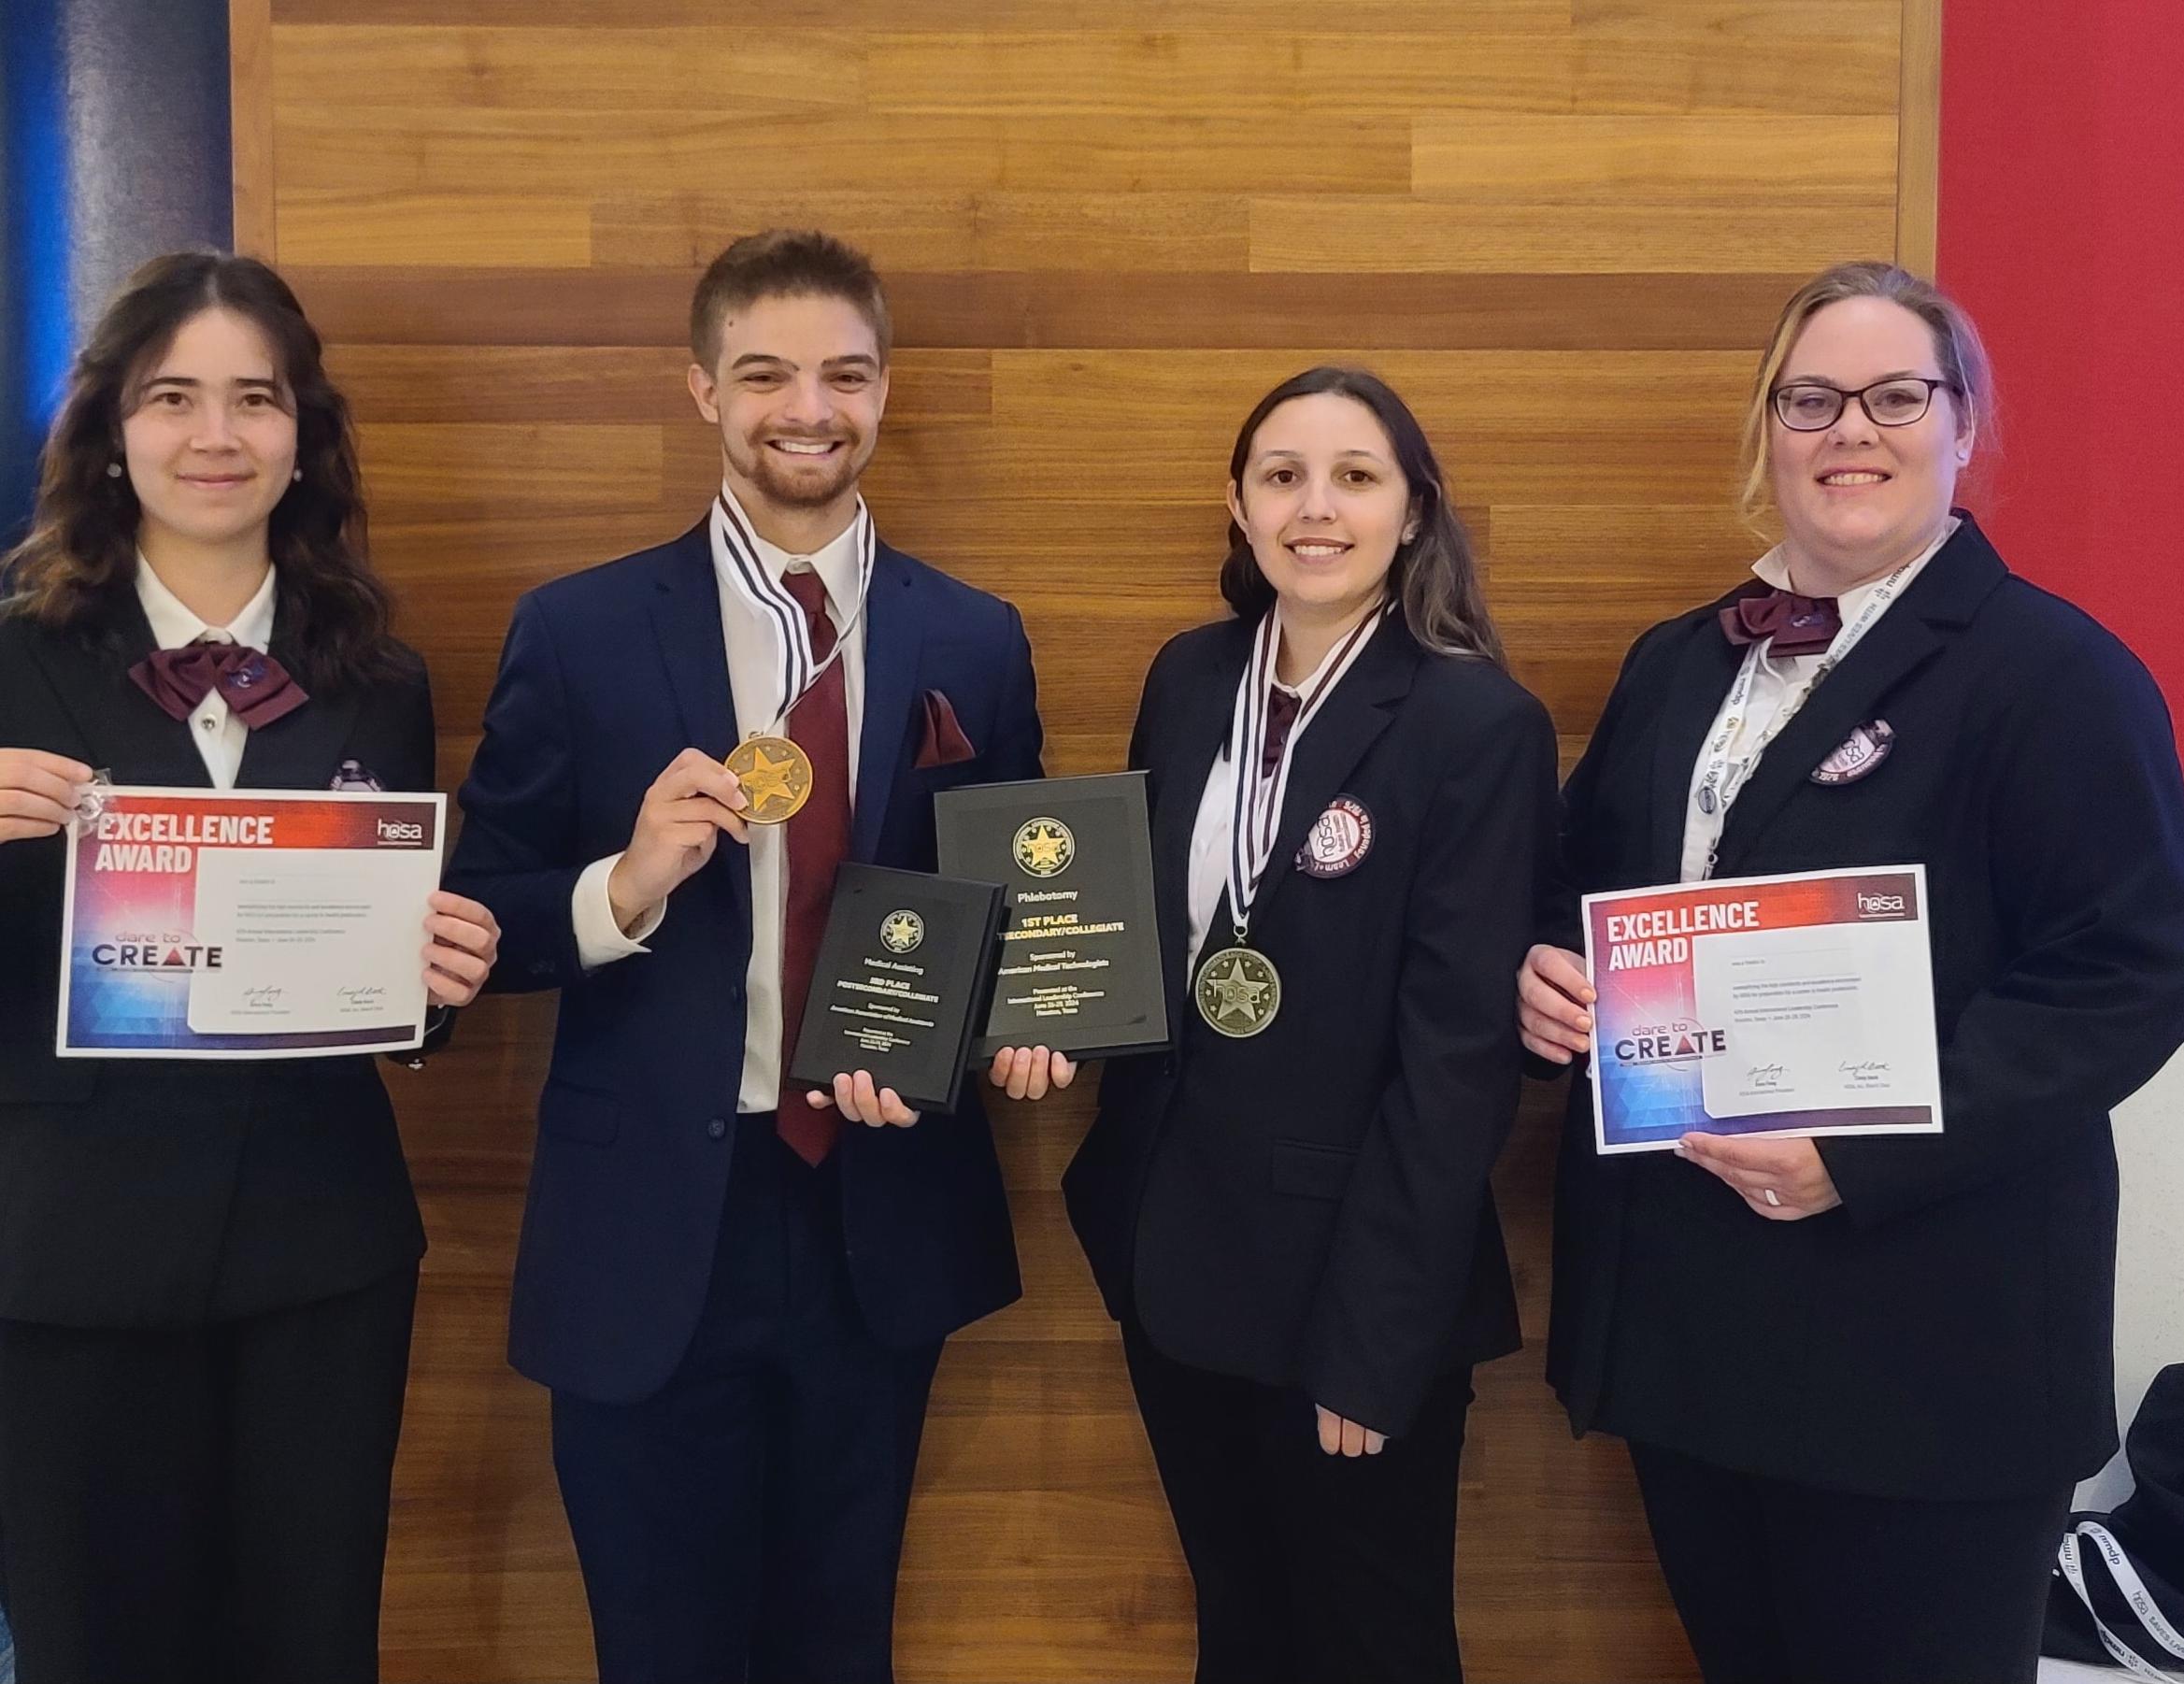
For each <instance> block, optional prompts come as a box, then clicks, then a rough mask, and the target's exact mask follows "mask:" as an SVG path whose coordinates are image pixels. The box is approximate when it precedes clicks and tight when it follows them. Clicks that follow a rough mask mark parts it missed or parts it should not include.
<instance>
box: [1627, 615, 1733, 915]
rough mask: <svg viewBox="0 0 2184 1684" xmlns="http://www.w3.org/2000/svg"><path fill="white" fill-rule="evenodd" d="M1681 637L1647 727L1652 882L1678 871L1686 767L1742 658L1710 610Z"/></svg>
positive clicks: (1688, 789) (1687, 789) (1687, 790)
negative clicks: (1654, 714)
mask: <svg viewBox="0 0 2184 1684" xmlns="http://www.w3.org/2000/svg"><path fill="white" fill-rule="evenodd" d="M1684 637H1685V642H1684V647H1683V650H1682V653H1681V654H1680V655H1679V656H1678V658H1677V663H1676V667H1675V670H1674V671H1672V672H1671V673H1670V674H1669V676H1668V692H1667V694H1666V695H1665V696H1664V697H1663V700H1662V703H1661V711H1660V713H1659V715H1658V716H1657V718H1656V720H1655V721H1654V726H1653V790H1652V797H1651V800H1650V801H1649V804H1648V816H1649V823H1650V826H1651V830H1650V833H1649V847H1648V855H1649V863H1650V869H1649V871H1648V873H1647V877H1646V880H1647V881H1648V882H1652V883H1673V882H1675V881H1676V880H1677V878H1680V877H1681V876H1682V875H1683V832H1684V823H1685V821H1686V819H1687V817H1688V812H1687V808H1688V806H1689V805H1690V802H1691V793H1692V766H1693V765H1694V764H1697V761H1698V758H1699V755H1700V753H1701V751H1702V750H1703V749H1705V747H1706V733H1707V731H1708V730H1709V729H1710V728H1711V727H1712V725H1713V723H1714V720H1715V718H1716V716H1717V715H1719V714H1720V711H1721V703H1722V699H1723V698H1724V697H1726V696H1727V695H1728V693H1729V687H1730V685H1731V684H1732V683H1734V681H1735V678H1736V669H1737V667H1738V665H1739V664H1741V663H1742V661H1743V659H1744V651H1743V650H1742V649H1738V648H1736V647H1735V646H1734V644H1732V643H1731V642H1730V641H1729V639H1728V638H1726V637H1724V636H1723V635H1721V630H1720V627H1719V626H1718V625H1716V624H1715V623H1714V616H1713V613H1712V612H1711V611H1710V610H1709V611H1708V613H1707V614H1706V617H1705V618H1704V619H1702V620H1700V621H1697V622H1696V623H1695V624H1694V625H1692V627H1691V628H1690V630H1688V631H1687V632H1686V633H1685V634H1684Z"/></svg>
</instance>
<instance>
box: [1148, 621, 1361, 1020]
mask: <svg viewBox="0 0 2184 1684" xmlns="http://www.w3.org/2000/svg"><path fill="white" fill-rule="evenodd" d="M1385 619H1387V616H1386V615H1385V614H1376V615H1374V617H1373V624H1372V628H1371V630H1369V631H1367V632H1366V633H1365V635H1364V637H1363V639H1362V640H1361V642H1360V644H1359V648H1361V649H1362V648H1363V645H1364V644H1366V643H1370V642H1371V641H1372V640H1373V637H1374V635H1376V634H1377V632H1378V631H1379V629H1380V622H1381V621H1383V620H1385ZM1347 641H1348V639H1345V638H1337V639H1336V640H1335V646H1334V647H1333V648H1332V649H1329V650H1328V651H1327V653H1326V654H1325V655H1323V656H1322V657H1321V658H1320V664H1319V665H1318V666H1316V667H1314V668H1313V669H1312V670H1311V672H1310V673H1309V674H1308V675H1307V676H1306V678H1305V680H1304V682H1303V683H1301V684H1284V683H1283V682H1282V681H1281V680H1280V679H1279V678H1277V679H1275V681H1274V688H1275V689H1277V690H1278V691H1281V692H1285V693H1286V694H1289V695H1292V696H1295V697H1297V698H1299V699H1300V700H1302V698H1304V697H1306V696H1308V695H1310V694H1311V693H1312V692H1314V691H1316V690H1318V689H1319V688H1320V679H1321V678H1325V677H1326V675H1327V669H1328V668H1329V667H1330V666H1332V665H1334V664H1335V662H1336V661H1337V660H1339V659H1340V658H1341V656H1342V655H1343V653H1344V649H1343V645H1344V643H1345V642H1347ZM1232 699H1233V698H1232ZM1232 718H1233V716H1232ZM1317 718H1319V714H1318V713H1317V712H1315V713H1314V714H1313V715H1312V719H1317ZM1312 719H1306V720H1304V721H1302V722H1301V724H1300V725H1298V726H1297V727H1295V728H1294V729H1292V731H1291V732H1290V735H1289V740H1290V741H1291V742H1292V743H1294V742H1296V741H1297V740H1299V739H1300V738H1301V737H1303V735H1305V733H1306V731H1309V730H1310V729H1311V728H1312ZM1235 834H1236V764H1235V760H1234V758H1232V756H1231V755H1230V753H1229V748H1228V743H1227V739H1226V738H1223V739H1222V745H1221V751H1220V753H1219V754H1217V755H1215V756H1214V757H1213V770H1212V771H1211V772H1209V773H1207V774H1206V792H1205V793H1204V794H1202V795H1201V796H1199V798H1198V817H1197V820H1196V821H1194V822H1193V823H1192V827H1191V904H1190V928H1189V931H1188V936H1187V941H1186V945H1185V954H1186V957H1185V959H1184V963H1183V974H1184V976H1186V977H1190V976H1194V975H1196V973H1197V970H1198V950H1199V949H1201V948H1203V947H1204V946H1205V945H1206V932H1207V930H1208V929H1209V928H1210V927H1211V926H1212V924H1213V920H1215V919H1217V918H1219V917H1220V897H1221V894H1222V892H1224V891H1225V890H1226V889H1227V888H1228V882H1229V841H1230V839H1231V838H1232V837H1233V836H1235ZM1272 864H1273V862H1272V861H1269V862H1268V866H1269V868H1271V866H1272Z"/></svg>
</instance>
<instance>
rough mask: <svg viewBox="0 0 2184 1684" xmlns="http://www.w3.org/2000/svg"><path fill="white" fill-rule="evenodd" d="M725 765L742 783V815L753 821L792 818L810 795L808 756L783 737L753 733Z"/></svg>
mask: <svg viewBox="0 0 2184 1684" xmlns="http://www.w3.org/2000/svg"><path fill="white" fill-rule="evenodd" d="M727 764H728V769H729V770H730V771H731V772H733V773H735V780H736V781H737V782H738V783H740V784H741V785H742V786H743V795H744V799H745V801H746V802H747V803H748V805H747V806H745V807H744V809H743V816H744V817H745V818H746V819H749V821H751V822H752V823H754V824H779V823H780V822H781V821H783V820H786V819H792V818H794V817H795V815H796V813H797V810H798V809H799V808H801V807H802V806H804V804H805V802H806V801H807V800H808V799H809V798H810V796H811V758H810V756H808V755H807V754H806V753H805V752H804V750H803V749H799V748H798V747H797V746H796V745H795V744H794V743H792V742H791V741H790V740H789V739H788V738H787V737H785V736H754V737H752V738H751V739H750V740H749V742H746V743H743V744H740V745H738V746H737V748H736V749H735V752H734V753H732V754H731V755H729V756H728V763H727Z"/></svg>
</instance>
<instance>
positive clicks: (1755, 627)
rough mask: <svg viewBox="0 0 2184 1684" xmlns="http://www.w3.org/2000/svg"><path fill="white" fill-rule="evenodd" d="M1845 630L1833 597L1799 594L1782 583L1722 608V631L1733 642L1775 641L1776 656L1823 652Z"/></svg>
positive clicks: (1743, 597)
mask: <svg viewBox="0 0 2184 1684" xmlns="http://www.w3.org/2000/svg"><path fill="white" fill-rule="evenodd" d="M1842 629H1843V617H1842V615H1840V614H1839V613H1837V612H1836V611H1835V599H1834V597H1832V596H1799V595H1797V594H1796V593H1795V592H1791V591H1785V590H1783V589H1781V587H1779V586H1776V587H1773V588H1771V589H1769V590H1767V591H1764V592H1759V593H1758V594H1756V595H1752V596H1740V597H1738V598H1737V599H1736V600H1735V601H1734V602H1733V603H1731V604H1730V605H1729V606H1728V607H1726V608H1723V609H1722V610H1721V633H1722V635H1724V636H1725V637H1727V638H1728V639H1729V641H1730V642H1731V643H1734V644H1739V645H1742V644H1747V643H1757V642H1759V641H1760V639H1762V638H1763V637H1772V638H1773V639H1774V640H1775V646H1774V652H1775V653H1776V654H1777V655H1821V654H1825V653H1826V652H1827V649H1828V646H1829V645H1830V644H1832V643H1834V641H1835V634H1836V633H1837V632H1840V631H1841V630H1842Z"/></svg>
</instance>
